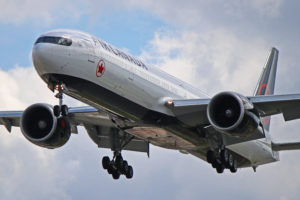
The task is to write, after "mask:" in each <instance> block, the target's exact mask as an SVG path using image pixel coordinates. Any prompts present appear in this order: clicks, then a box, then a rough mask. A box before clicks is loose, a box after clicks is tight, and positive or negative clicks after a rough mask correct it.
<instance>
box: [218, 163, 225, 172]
mask: <svg viewBox="0 0 300 200" xmlns="http://www.w3.org/2000/svg"><path fill="white" fill-rule="evenodd" d="M224 169H225V167H224V165H223V164H218V165H217V167H216V170H217V172H218V174H222V173H223V172H224Z"/></svg>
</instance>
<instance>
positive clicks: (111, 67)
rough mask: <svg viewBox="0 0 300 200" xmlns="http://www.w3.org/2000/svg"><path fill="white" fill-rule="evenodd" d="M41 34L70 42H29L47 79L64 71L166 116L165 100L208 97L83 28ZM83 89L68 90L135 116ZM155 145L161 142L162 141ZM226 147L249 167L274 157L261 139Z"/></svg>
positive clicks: (84, 99) (123, 114) (169, 114)
mask: <svg viewBox="0 0 300 200" xmlns="http://www.w3.org/2000/svg"><path fill="white" fill-rule="evenodd" d="M42 36H54V37H65V38H71V39H72V45H70V46H64V45H57V44H51V43H37V44H35V45H34V48H33V52H32V55H33V62H34V66H35V68H36V71H37V72H38V74H39V75H40V76H41V77H42V78H43V80H44V81H46V82H47V84H49V81H50V79H52V77H51V76H48V75H49V74H54V75H57V77H58V78H55V79H56V80H55V81H61V82H64V81H63V80H57V79H60V78H59V77H62V76H64V77H65V78H64V79H68V77H73V78H74V81H73V82H78V83H76V84H78V85H80V84H81V83H80V81H81V80H84V82H90V83H93V84H94V85H97V86H99V87H101V88H104V89H105V91H109V92H111V93H108V94H107V95H110V94H116V95H117V96H120V97H123V98H124V99H126V100H128V101H129V102H131V103H132V104H134V105H138V108H143V109H145V110H150V111H154V112H155V113H161V114H163V115H167V116H171V117H173V116H174V114H173V113H172V111H171V110H170V109H169V108H168V107H167V106H165V102H166V101H167V100H169V99H199V98H208V97H207V95H205V94H204V93H203V92H201V91H199V90H197V89H195V88H194V87H192V86H190V85H188V84H186V83H184V82H183V81H181V80H179V79H177V78H175V77H172V76H171V75H169V74H167V73H165V72H163V71H161V70H159V69H158V68H156V67H153V66H151V65H148V64H147V65H146V64H145V63H144V62H143V61H141V60H140V59H138V58H136V57H133V56H131V55H129V54H128V53H125V52H123V51H121V50H119V49H117V48H115V47H113V46H112V45H109V44H108V43H106V42H104V41H102V40H99V39H97V38H96V37H94V36H91V35H89V34H87V33H83V32H79V31H72V30H57V31H51V32H48V33H45V34H44V35H42ZM49 77H51V78H49ZM53 77H55V76H53ZM67 87H68V85H67ZM78 87H80V86H78ZM82 90H84V89H82ZM82 93H83V94H84V95H83V94H81V93H80V92H78V91H77V92H72V91H71V92H70V94H71V96H73V97H75V98H77V99H78V100H80V101H83V102H85V103H88V104H90V105H92V106H95V107H98V108H100V107H105V108H106V109H108V110H112V111H114V112H117V113H118V114H119V115H122V116H126V117H128V116H129V118H131V119H133V120H135V119H137V118H136V116H135V115H133V114H129V115H126V114H128V113H124V111H118V110H114V109H113V108H112V107H110V106H105V105H101V103H98V101H97V100H95V99H97V95H100V94H97V93H99V91H97V90H95V91H94V95H93V94H92V96H91V95H85V93H84V91H82ZM103 95H104V94H103ZM102 97H104V96H102ZM107 98H109V97H107ZM98 100H99V99H98ZM99 101H100V100H99ZM121 101H122V99H121ZM120 104H122V102H121V103H120ZM139 112H144V111H139ZM133 134H134V133H133ZM164 134H165V133H164ZM168 134H172V133H168ZM139 136H140V135H139ZM145 138H146V137H145ZM154 144H155V142H154ZM156 145H159V144H156ZM160 146H162V147H164V145H160ZM183 147H184V146H182V147H181V148H183ZM174 148H175V147H174ZM227 148H229V149H231V150H232V151H234V152H236V153H237V154H240V155H241V156H243V157H245V158H247V159H248V160H250V161H251V165H252V166H257V165H260V164H264V163H269V162H273V161H275V160H277V157H276V156H274V154H273V152H272V150H271V148H270V145H269V144H265V143H264V141H261V140H255V141H249V142H244V143H240V144H236V145H232V146H228V147H227ZM179 149H180V147H179ZM203 157H204V156H203Z"/></svg>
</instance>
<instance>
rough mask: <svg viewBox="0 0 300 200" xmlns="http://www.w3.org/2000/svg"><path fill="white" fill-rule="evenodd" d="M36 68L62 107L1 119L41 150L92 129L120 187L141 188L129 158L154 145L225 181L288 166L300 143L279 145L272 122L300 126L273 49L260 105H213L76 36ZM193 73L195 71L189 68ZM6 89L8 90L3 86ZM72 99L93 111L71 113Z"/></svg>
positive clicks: (59, 43)
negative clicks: (240, 172)
mask: <svg viewBox="0 0 300 200" xmlns="http://www.w3.org/2000/svg"><path fill="white" fill-rule="evenodd" d="M32 59H33V64H34V67H35V69H36V71H37V73H38V74H39V76H40V77H41V78H42V79H43V81H44V82H45V83H46V84H47V86H48V88H49V89H50V90H52V91H53V92H55V93H56V94H55V97H57V98H58V102H59V103H58V104H57V105H54V106H52V105H48V104H45V103H36V104H33V105H31V106H29V107H28V108H26V109H25V110H24V111H1V112H0V124H2V125H4V126H5V127H6V129H7V130H8V131H11V128H12V126H17V127H20V128H21V131H22V133H23V135H24V136H25V138H26V139H27V140H29V141H30V142H32V143H33V144H35V145H38V146H41V147H44V148H48V149H55V148H58V147H61V146H63V145H64V144H65V143H66V142H67V141H68V139H69V138H70V136H71V133H77V126H83V127H84V128H85V129H86V131H87V133H88V135H89V136H90V138H91V139H92V140H93V141H94V142H95V143H96V145H98V147H99V148H109V149H111V150H112V151H113V157H112V159H110V158H109V157H108V156H105V157H103V159H102V166H103V168H104V169H105V170H107V172H108V173H109V174H111V175H112V177H113V178H114V179H118V178H119V177H120V175H122V174H123V175H125V176H126V177H127V178H132V176H133V169H132V166H131V165H129V164H128V162H127V161H126V160H124V159H123V157H122V154H121V152H122V151H123V150H131V151H138V152H145V153H147V154H148V155H149V144H153V145H155V146H159V147H162V148H166V149H174V150H179V151H180V152H182V153H187V154H192V155H194V156H196V157H198V158H200V159H202V160H204V161H207V162H208V163H210V164H211V165H212V167H213V168H215V169H216V171H217V172H218V173H222V172H223V171H224V169H229V170H230V171H231V172H232V173H235V172H236V171H237V169H238V168H245V167H252V168H253V169H254V170H255V169H256V167H257V166H259V165H263V164H267V163H271V162H275V161H278V160H279V154H278V152H279V151H281V150H293V149H300V143H299V142H294V143H281V144H279V143H273V142H272V140H271V138H270V135H269V128H270V116H271V115H275V114H279V113H281V114H282V115H283V117H284V119H285V121H289V120H294V119H298V118H300V94H291V95H274V86H275V77H276V69H277V59H278V50H277V49H275V48H272V49H271V53H270V56H269V58H268V60H267V62H266V65H265V67H264V68H263V71H262V74H261V76H260V78H259V81H258V84H257V87H256V90H255V92H254V95H253V96H243V95H241V94H239V93H236V92H229V91H225V92H221V93H219V94H216V95H215V96H213V97H212V98H211V97H208V96H207V95H205V94H204V93H203V92H201V91H199V90H198V89H196V88H194V87H192V86H190V85H189V84H187V83H185V82H183V81H181V80H179V79H177V78H175V77H173V76H171V75H169V74H167V73H166V72H164V71H161V70H160V69H158V68H156V67H153V66H151V65H149V64H146V63H145V62H143V61H142V60H140V59H139V58H137V57H134V56H132V55H129V54H128V53H125V52H124V51H122V50H120V49H118V48H116V47H114V46H112V45H110V44H108V43H106V42H104V41H102V40H99V39H97V38H96V37H94V36H92V35H90V34H87V33H84V32H80V31H74V30H54V31H50V32H47V33H45V34H43V35H41V36H40V37H39V38H38V39H37V40H36V42H35V43H34V46H33V50H32ZM187 67H188V66H187ZM2 84H4V83H2ZM63 95H68V96H70V97H73V98H75V99H77V100H79V101H81V102H84V103H86V104H88V106H85V107H70V108H68V106H67V105H65V104H63Z"/></svg>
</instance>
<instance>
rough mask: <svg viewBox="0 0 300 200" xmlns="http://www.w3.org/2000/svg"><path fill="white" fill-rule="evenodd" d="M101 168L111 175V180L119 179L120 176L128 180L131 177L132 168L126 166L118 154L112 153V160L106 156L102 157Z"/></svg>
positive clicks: (125, 162)
mask: <svg viewBox="0 0 300 200" xmlns="http://www.w3.org/2000/svg"><path fill="white" fill-rule="evenodd" d="M102 167H103V169H105V170H107V172H108V173H109V174H111V175H112V177H113V179H119V178H120V176H121V175H122V174H123V175H125V176H126V178H128V179H131V178H132V177H133V168H132V166H130V165H128V162H127V161H126V160H124V159H123V157H122V155H121V153H120V152H114V157H113V159H112V160H110V158H109V157H108V156H104V157H103V158H102Z"/></svg>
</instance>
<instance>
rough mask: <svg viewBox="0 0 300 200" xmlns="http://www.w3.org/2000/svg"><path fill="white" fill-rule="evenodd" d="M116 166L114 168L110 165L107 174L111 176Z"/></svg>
mask: <svg viewBox="0 0 300 200" xmlns="http://www.w3.org/2000/svg"><path fill="white" fill-rule="evenodd" d="M114 170H115V169H114V166H113V164H111V163H110V164H109V167H108V168H107V172H108V173H109V174H112V173H113V172H114Z"/></svg>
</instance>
